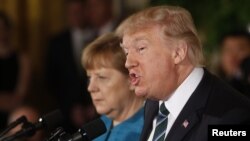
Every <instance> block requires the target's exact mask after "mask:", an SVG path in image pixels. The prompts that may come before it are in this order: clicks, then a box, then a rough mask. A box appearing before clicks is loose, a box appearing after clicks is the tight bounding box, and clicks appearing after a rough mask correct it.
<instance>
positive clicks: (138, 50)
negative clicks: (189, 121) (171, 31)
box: [122, 26, 177, 100]
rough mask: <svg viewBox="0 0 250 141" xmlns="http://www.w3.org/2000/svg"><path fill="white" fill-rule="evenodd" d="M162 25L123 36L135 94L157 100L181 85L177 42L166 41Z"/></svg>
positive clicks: (126, 65)
mask: <svg viewBox="0 0 250 141" xmlns="http://www.w3.org/2000/svg"><path fill="white" fill-rule="evenodd" d="M160 30H161V29H160V28H159V27H158V26H155V27H152V28H150V29H145V30H143V31H142V30H141V31H138V32H136V33H134V34H125V35H124V36H123V42H122V47H123V49H124V51H125V53H126V55H127V60H126V64H125V67H126V68H127V69H128V70H129V74H130V80H131V84H132V85H133V86H134V87H135V93H136V95H138V96H143V97H146V98H149V99H153V100H163V99H166V98H168V97H169V96H170V94H171V93H172V92H173V90H174V89H175V88H176V85H177V82H176V81H177V78H176V77H177V72H176V67H175V63H174V56H173V48H174V46H175V44H174V41H170V40H166V37H164V35H163V33H162V32H161V31H160Z"/></svg>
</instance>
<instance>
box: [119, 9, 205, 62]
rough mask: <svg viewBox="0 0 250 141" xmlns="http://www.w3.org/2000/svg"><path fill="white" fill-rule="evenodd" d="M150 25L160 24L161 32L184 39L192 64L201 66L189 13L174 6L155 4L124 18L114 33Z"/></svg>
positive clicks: (198, 47) (194, 31) (132, 30)
mask: <svg viewBox="0 0 250 141" xmlns="http://www.w3.org/2000/svg"><path fill="white" fill-rule="evenodd" d="M152 26H160V28H161V29H162V30H161V31H162V32H163V34H164V35H165V36H166V37H168V38H172V39H177V40H178V39H180V40H184V41H185V42H186V43H187V45H188V57H189V59H190V60H191V62H192V64H193V65H195V66H201V65H202V62H203V53H202V46H201V43H200V40H199V38H198V34H197V31H196V28H195V25H194V22H193V19H192V16H191V14H190V13H189V12H188V11H187V10H186V9H184V8H181V7H176V6H157V7H151V8H148V9H145V10H143V11H140V12H138V13H135V14H133V15H132V16H130V17H128V18H127V19H126V20H124V21H123V22H122V23H121V24H120V26H119V27H118V28H117V30H116V34H117V35H118V36H120V37H121V38H122V37H123V35H124V34H133V33H135V32H137V31H142V30H144V29H146V28H150V27H152Z"/></svg>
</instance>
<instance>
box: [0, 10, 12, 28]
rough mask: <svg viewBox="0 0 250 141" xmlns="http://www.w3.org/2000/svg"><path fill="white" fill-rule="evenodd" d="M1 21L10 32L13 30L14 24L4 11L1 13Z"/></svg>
mask: <svg viewBox="0 0 250 141" xmlns="http://www.w3.org/2000/svg"><path fill="white" fill-rule="evenodd" d="M0 21H1V22H3V24H4V25H5V27H6V29H8V30H10V29H11V28H12V23H11V20H10V18H9V17H8V15H7V14H6V13H5V12H3V11H0Z"/></svg>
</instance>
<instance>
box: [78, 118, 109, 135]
mask: <svg viewBox="0 0 250 141" xmlns="http://www.w3.org/2000/svg"><path fill="white" fill-rule="evenodd" d="M82 130H84V131H85V132H86V134H87V136H88V139H89V140H93V139H94V138H96V137H98V136H100V135H102V134H104V133H105V132H106V131H107V128H106V126H105V124H104V122H103V121H102V120H101V119H96V120H94V121H92V122H90V123H87V124H86V125H85V126H83V128H82Z"/></svg>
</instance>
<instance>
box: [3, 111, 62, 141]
mask: <svg viewBox="0 0 250 141" xmlns="http://www.w3.org/2000/svg"><path fill="white" fill-rule="evenodd" d="M62 121H63V116H62V113H61V112H60V111H59V110H55V111H53V112H51V113H49V114H46V115H45V116H42V117H41V118H39V120H38V122H37V123H35V124H32V123H30V122H27V123H26V124H24V126H23V127H22V129H21V130H20V131H18V132H16V133H15V134H14V135H11V136H9V137H6V138H4V139H3V141H12V140H15V139H17V138H20V137H30V136H33V135H34V134H35V132H36V131H37V130H40V129H43V128H44V129H46V130H53V129H54V128H56V127H58V126H60V124H61V123H62Z"/></svg>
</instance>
